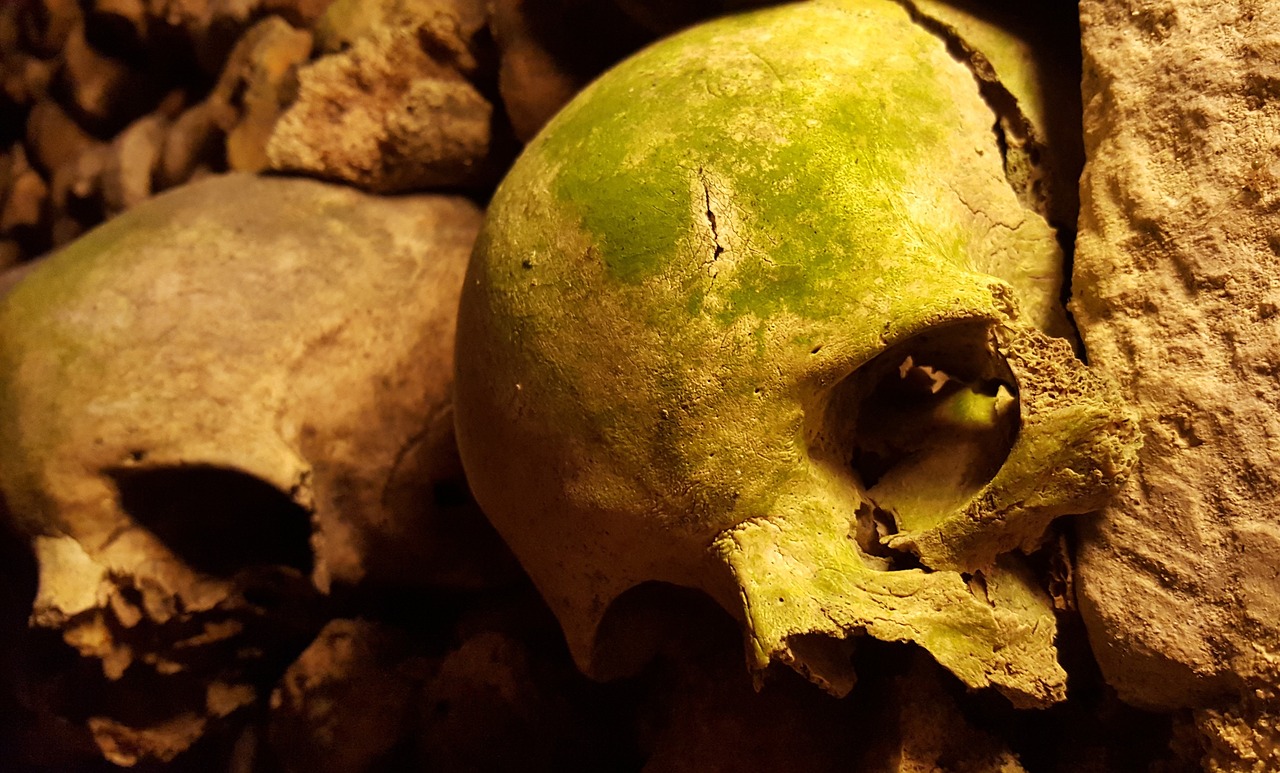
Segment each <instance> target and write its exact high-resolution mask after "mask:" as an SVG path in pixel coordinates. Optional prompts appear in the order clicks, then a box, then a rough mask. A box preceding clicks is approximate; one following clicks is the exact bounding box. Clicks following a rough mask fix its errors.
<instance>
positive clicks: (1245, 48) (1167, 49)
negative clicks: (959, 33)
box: [1072, 0, 1280, 710]
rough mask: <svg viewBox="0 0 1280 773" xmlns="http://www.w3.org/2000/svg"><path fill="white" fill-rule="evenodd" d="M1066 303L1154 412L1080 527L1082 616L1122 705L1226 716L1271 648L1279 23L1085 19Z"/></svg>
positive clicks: (1115, 13) (1205, 5) (1210, 12)
mask: <svg viewBox="0 0 1280 773" xmlns="http://www.w3.org/2000/svg"><path fill="white" fill-rule="evenodd" d="M1080 12H1081V26H1082V34H1083V49H1084V88H1083V93H1084V127H1085V147H1086V157H1087V159H1088V161H1087V164H1086V167H1085V173H1084V177H1083V180H1082V188H1081V200H1082V210H1081V216H1080V235H1079V240H1078V244H1077V254H1076V262H1075V277H1074V294H1075V299H1074V301H1073V302H1072V307H1073V309H1074V313H1075V318H1076V320H1077V322H1078V323H1079V326H1080V331H1081V334H1082V337H1083V340H1084V342H1085V344H1086V348H1087V350H1088V354H1089V359H1090V361H1091V362H1092V363H1093V364H1094V365H1095V366H1096V367H1097V368H1098V369H1099V370H1101V371H1104V372H1106V373H1108V374H1109V375H1110V376H1111V377H1112V378H1114V379H1115V380H1116V381H1118V382H1120V383H1121V384H1122V385H1123V387H1124V389H1125V390H1126V391H1127V392H1128V394H1129V396H1130V398H1131V399H1132V402H1133V404H1134V405H1136V406H1137V408H1138V409H1139V410H1140V411H1141V413H1142V429H1143V432H1144V435H1145V443H1146V445H1145V448H1144V450H1143V451H1142V454H1141V459H1140V464H1139V468H1138V470H1137V472H1136V474H1135V475H1134V476H1133V478H1132V482H1131V485H1130V486H1129V487H1128V488H1127V489H1126V490H1125V491H1124V492H1123V494H1122V496H1121V497H1120V498H1119V499H1118V500H1117V501H1116V502H1115V503H1114V504H1113V505H1111V506H1110V507H1108V508H1107V509H1106V510H1105V511H1104V512H1102V513H1101V515H1100V516H1098V517H1097V518H1096V519H1094V520H1092V521H1089V522H1087V523H1086V524H1085V525H1083V526H1082V527H1081V528H1080V538H1081V541H1080V542H1081V544H1080V550H1079V583H1080V585H1079V587H1080V591H1081V599H1080V603H1081V611H1082V613H1083V615H1084V618H1085V621H1086V623H1087V625H1088V628H1089V634H1090V638H1091V641H1092V644H1093V648H1094V650H1095V653H1096V655H1097V657H1098V660H1099V662H1100V664H1101V666H1102V669H1103V672H1104V675H1105V676H1106V678H1107V680H1108V681H1109V682H1110V683H1111V684H1112V685H1113V686H1114V687H1115V688H1116V689H1117V690H1118V692H1119V694H1120V696H1121V697H1122V698H1123V699H1124V700H1125V701H1128V702H1130V703H1132V704H1135V705H1138V706H1143V707H1151V708H1158V709H1174V708H1179V707H1193V708H1199V709H1202V710H1209V709H1220V708H1224V706H1223V704H1232V703H1236V702H1238V701H1239V700H1241V699H1242V698H1247V696H1252V695H1255V694H1256V691H1257V690H1264V691H1265V690H1269V689H1272V688H1273V685H1274V682H1275V678H1274V676H1272V675H1271V674H1272V673H1274V672H1273V671H1271V670H1270V669H1269V668H1264V667H1260V666H1259V665H1258V664H1264V663H1268V662H1273V661H1274V660H1275V659H1276V655H1277V651H1278V650H1280V516H1278V515H1277V513H1280V389H1277V379H1278V378H1280V344H1277V341H1280V284H1278V282H1277V277H1280V194H1278V193H1277V191H1280V161H1277V158H1280V155H1278V154H1280V134H1277V127H1280V65H1277V64H1276V63H1277V61H1280V23H1278V20H1277V18H1276V17H1275V14H1274V13H1271V12H1270V11H1269V10H1268V11H1267V12H1263V10H1262V8H1261V7H1255V6H1253V5H1252V4H1249V3H1214V2H1207V1H1197V2H1191V3H1176V2H1171V1H1170V0H1149V1H1148V2H1141V3H1138V4H1116V3H1108V2H1101V1H1100V0H1084V2H1082V3H1081V4H1080Z"/></svg>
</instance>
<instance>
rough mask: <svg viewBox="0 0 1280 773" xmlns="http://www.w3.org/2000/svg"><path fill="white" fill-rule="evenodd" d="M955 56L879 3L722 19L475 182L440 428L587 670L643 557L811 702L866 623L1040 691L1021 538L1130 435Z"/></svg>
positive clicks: (1073, 502)
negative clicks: (1070, 326)
mask: <svg viewBox="0 0 1280 773" xmlns="http://www.w3.org/2000/svg"><path fill="white" fill-rule="evenodd" d="M940 26H942V25H937V24H935V25H932V26H931V28H932V29H937V28H938V27H940ZM982 62H983V64H984V65H986V64H987V60H985V59H984V60H982ZM972 64H973V62H972V61H969V62H965V61H960V60H957V59H956V58H953V56H952V55H951V54H949V53H948V47H947V44H946V42H944V40H943V39H941V38H940V37H938V36H937V35H935V33H934V32H931V31H929V29H926V27H925V26H922V25H920V24H917V23H916V22H914V21H913V20H912V18H911V16H910V15H909V14H908V13H907V11H905V10H904V9H903V8H902V7H900V6H898V5H896V4H894V3H891V2H881V1H879V0H845V1H841V2H836V1H832V2H810V3H804V4H797V5H791V6H785V7H781V8H777V9H771V10H766V11H761V12H756V13H751V14H747V15H742V16H737V17H731V18H725V19H722V20H718V21H715V22H712V23H709V24H706V25H703V26H700V27H697V28H694V29H691V30H689V31H687V32H684V33H682V34H680V35H678V36H676V37H674V38H671V39H668V40H666V41H663V42H661V43H658V44H657V45H655V46H653V47H651V48H649V49H647V50H646V51H644V52H642V53H640V54H638V55H637V56H635V57H633V58H632V59H630V60H628V61H627V62H625V63H623V64H622V65H620V66H618V67H617V68H615V69H614V70H612V71H611V72H609V73H608V74H606V75H605V76H604V77H602V78H601V79H600V80H599V81H598V82H596V83H595V84H593V85H592V86H591V87H589V88H588V89H587V90H586V91H584V92H583V93H582V94H581V95H580V96H579V97H578V98H577V99H576V100H575V101H574V102H572V103H571V104H570V105H569V106H568V107H567V108H566V109H565V110H564V111H563V112H562V113H561V114H560V115H559V116H558V117H557V118H556V119H555V120H553V121H552V122H551V124H550V125H548V127H547V128H546V130H544V132H543V133H542V134H541V135H540V136H539V137H538V138H537V139H536V140H535V141H534V142H533V143H532V144H531V145H530V146H529V147H528V148H527V150H526V151H525V153H524V155H523V156H522V157H521V158H520V160H519V161H518V163H517V164H516V165H515V167H514V168H513V169H512V171H511V173H510V175H509V176H508V177H507V179H506V180H505V181H504V183H503V184H502V186H501V188H500V189H499V191H498V193H497V194H496V196H495V198H494V200H493V203H492V206H491V208H490V211H489V215H488V220H487V222H486V224H485V227H484V229H483V230H482V232H481V236H480V240H479V242H478V244H477V248H476V251H475V254H474V256H473V260H472V264H471V267H470V272H469V275H468V279H467V283H466V287H465V289H464V294H463V301H462V307H461V314H460V319H459V339H458V375H457V379H458V380H457V383H458V394H459V396H458V404H457V427H458V435H459V442H460V444H461V450H462V454H463V460H464V464H465V466H466V468H467V472H468V475H469V478H470V480H471V483H472V485H473V487H474V490H475V493H476V495H477V497H478V498H479V500H480V502H481V504H482V506H483V507H484V508H485V510H486V512H487V513H488V514H489V516H490V518H491V520H492V521H493V522H494V524H495V525H496V526H497V528H498V529H499V531H500V532H501V533H502V534H503V536H504V537H505V538H506V539H507V541H508V543H509V544H510V545H511V546H512V547H513V548H514V550H515V551H516V553H517V555H519V557H520V559H521V561H522V562H523V563H524V565H525V567H526V569H527V570H528V571H529V573H530V574H531V575H532V577H533V579H534V580H535V582H536V583H537V584H538V586H539V587H540V589H541V590H542V592H543V594H544V595H545V596H546V599H547V601H548V602H549V604H550V605H551V607H552V609H553V610H554V611H555V612H556V613H557V615H558V616H559V618H560V621H561V623H562V625H563V626H564V629H565V633H566V635H567V637H568V640H569V643H570V646H571V647H572V649H573V651H574V653H575V656H576V657H577V659H578V662H579V664H580V665H581V666H582V667H583V668H584V670H587V671H588V672H593V673H596V674H601V673H604V672H606V671H608V664H607V661H606V658H607V653H605V652H601V651H599V649H600V648H598V647H597V644H598V637H597V634H598V628H599V626H600V623H601V621H602V619H603V618H604V616H605V613H606V611H607V610H608V608H609V606H610V604H611V603H612V602H613V601H614V600H615V599H616V598H618V597H619V596H620V595H621V594H623V593H624V592H625V591H627V590H628V589H630V588H632V587H634V586H637V585H639V584H642V583H646V582H651V581H659V582H666V583H674V584H678V585H683V586H689V587H695V588H700V589H703V590H705V591H707V592H708V593H710V594H711V595H712V596H714V597H715V598H716V599H717V600H718V601H719V602H720V603H721V604H722V605H724V606H725V607H726V608H727V609H729V610H730V611H731V612H732V613H734V614H736V615H738V616H739V617H740V618H741V619H742V621H743V623H744V625H745V627H746V630H747V632H748V634H749V641H750V650H751V661H752V663H753V665H754V666H756V667H758V668H763V667H764V666H765V665H767V664H768V663H769V662H770V661H771V660H775V659H777V660H781V661H784V662H787V663H789V664H791V665H792V666H793V667H795V668H796V669H797V670H799V671H801V672H802V673H805V674H807V675H808V676H809V677H810V678H812V679H813V680H814V681H815V682H817V683H819V684H822V685H824V686H826V687H827V688H828V689H830V690H832V691H833V692H836V693H843V692H845V691H847V690H848V689H849V687H850V686H851V685H852V677H853V675H852V673H851V670H850V667H849V665H848V658H847V654H846V653H847V648H845V647H844V646H843V644H844V642H846V641H847V640H849V638H850V637H851V636H852V635H854V634H859V633H866V634H870V635H871V636H874V637H876V638H879V639H885V640H892V641H911V642H915V643H917V644H919V645H920V646H922V647H924V648H925V649H926V650H928V651H929V652H930V653H931V654H932V655H933V657H935V658H936V659H937V660H938V662H940V663H941V664H943V665H944V666H946V667H947V668H949V669H950V670H951V671H953V672H954V673H955V674H956V675H957V676H959V677H960V678H961V679H962V680H964V682H965V683H967V684H968V685H970V686H973V687H982V686H987V685H994V686H996V687H997V688H998V689H1000V690H1001V691H1002V692H1004V693H1005V694H1006V695H1008V696H1009V697H1010V698H1011V699H1012V700H1013V701H1014V702H1015V703H1017V704H1019V705H1043V704H1046V703H1049V702H1051V701H1054V700H1057V699H1060V698H1061V697H1063V694H1064V680H1065V675H1064V673H1063V671H1062V669H1061V667H1060V666H1059V665H1058V662H1057V659H1056V656H1055V651H1054V646H1053V639H1054V633H1055V624H1054V617H1053V613H1052V605H1051V604H1050V602H1049V600H1048V598H1047V597H1046V594H1045V593H1043V592H1042V591H1041V589H1040V588H1039V587H1038V586H1037V583H1036V581H1035V580H1034V578H1033V576H1032V574H1031V572H1030V571H1029V570H1028V569H1027V567H1026V566H1025V564H1024V562H1023V560H1022V558H1021V553H1020V551H1026V550H1031V549H1034V548H1035V547H1037V546H1038V545H1039V544H1040V543H1041V542H1042V540H1043V538H1044V535H1045V530H1046V528H1047V526H1048V525H1049V522H1050V521H1051V520H1052V519H1054V518H1056V517H1057V516H1059V515H1063V514H1067V513H1079V512H1085V511H1088V510H1090V509H1093V508H1096V507H1097V506H1098V505H1099V504H1100V503H1101V502H1103V501H1104V500H1105V499H1106V497H1107V496H1108V494H1109V493H1110V492H1111V491H1112V490H1113V489H1114V488H1115V487H1116V486H1117V484H1118V483H1119V482H1120V480H1121V478H1122V477H1123V475H1124V473H1125V472H1126V471H1127V470H1128V469H1129V467H1130V465H1131V464H1132V459H1133V450H1134V449H1133V446H1134V443H1135V442H1136V441H1135V436H1136V435H1135V429H1134V426H1133V424H1132V422H1131V421H1130V419H1129V418H1128V415H1127V414H1126V413H1125V411H1124V410H1123V409H1122V407H1121V405H1120V403H1119V402H1118V399H1117V397H1116V396H1115V395H1114V393H1113V392H1112V391H1111V390H1110V389H1109V388H1108V387H1107V386H1106V385H1105V384H1103V383H1102V382H1101V381H1099V380H1098V379H1097V378H1096V377H1094V376H1092V375H1091V374H1090V373H1089V372H1088V371H1087V370H1086V369H1085V368H1084V367H1083V366H1082V365H1081V364H1080V363H1079V362H1078V361H1077V360H1076V359H1075V357H1074V356H1073V352H1072V348H1071V346H1070V345H1069V344H1068V343H1067V342H1066V341H1064V340H1062V339H1061V338H1055V337H1053V335H1054V334H1061V333H1062V332H1063V331H1065V330H1066V329H1067V328H1066V323H1065V320H1064V319H1063V316H1062V311H1061V309H1060V307H1059V305H1058V296H1059V292H1060V281H1061V279H1060V278H1061V274H1062V272H1061V254H1060V250H1059V247H1058V243H1057V241H1056V239H1055V234H1054V231H1053V229H1052V228H1051V227H1050V226H1049V225H1048V224H1047V223H1046V221H1045V219H1044V217H1042V216H1041V214H1039V213H1038V212H1037V211H1036V208H1035V207H1032V208H1028V207H1027V206H1024V204H1023V203H1020V200H1019V199H1020V195H1019V194H1025V193H1026V191H1015V190H1014V186H1013V185H1011V182H1010V179H1011V177H1012V176H1006V169H1005V166H1006V165H1005V164H1004V163H1003V161H1004V159H1003V157H1002V152H1001V142H1000V140H999V139H998V137H997V133H996V132H993V129H992V127H993V124H995V123H996V122H997V118H996V116H995V114H994V113H993V111H992V108H991V107H989V106H988V104H987V103H986V102H985V101H984V100H983V98H982V97H981V96H980V88H979V79H978V78H976V77H975V71H974V69H972ZM988 69H989V68H988ZM1006 94H1007V92H1006ZM1023 171H1024V172H1025V170H1023ZM1022 177H1023V178H1027V179H1029V175H1027V174H1022ZM1021 198H1022V199H1023V200H1034V197H1029V196H1026V195H1022V197H1021Z"/></svg>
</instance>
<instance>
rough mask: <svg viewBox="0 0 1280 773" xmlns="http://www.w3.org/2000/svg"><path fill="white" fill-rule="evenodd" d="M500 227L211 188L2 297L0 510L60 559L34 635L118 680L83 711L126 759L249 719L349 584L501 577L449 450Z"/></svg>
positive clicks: (337, 190)
mask: <svg viewBox="0 0 1280 773" xmlns="http://www.w3.org/2000/svg"><path fill="white" fill-rule="evenodd" d="M479 220H480V214H479V212H478V210H477V209H476V207H475V206H474V205H472V204H471V203H469V202H467V201H465V200H463V199H460V198H450V197H444V196H410V197H402V198H395V199H387V198H377V197H371V196H368V195H364V194H360V193H358V192H355V191H353V190H350V189H345V188H342V187H337V186H331V185H326V184H321V183H317V182H312V181H305V180H288V179H270V178H257V177H251V176H226V177H221V178H211V179H208V180H205V181H202V182H200V183H197V184H194V185H191V186H188V187H185V188H181V189H178V190H176V191H173V192H171V193H168V194H166V195H164V196H161V197H159V198H156V199H153V200H151V201H149V202H147V203H146V204H144V205H142V206H139V207H137V208H135V209H133V210H131V211H129V212H128V213H126V214H124V215H123V216H121V217H119V218H117V219H115V220H113V221H111V222H109V223H107V224H105V225H103V226H102V227H100V228H98V229H97V230H95V231H93V232H91V233H89V234H88V235H86V236H85V237H84V238H82V239H81V240H80V241H78V242H76V243H74V244H72V245H70V246H69V247H67V248H66V249H65V250H63V251H61V252H59V253H57V254H55V255H53V256H51V257H50V258H48V259H46V260H44V261H43V262H42V265H39V266H38V267H37V268H35V269H34V270H33V271H31V273H30V274H29V275H28V276H26V277H25V278H23V279H22V281H21V282H19V283H18V284H17V285H16V287H14V288H13V289H12V290H11V291H10V292H9V293H8V294H7V295H5V296H4V298H3V299H2V301H0V331H2V332H0V492H2V493H3V496H4V498H5V499H6V500H7V503H8V506H9V509H10V510H11V511H12V513H13V517H14V519H15V521H16V523H17V525H18V527H19V528H20V529H21V530H22V531H24V532H25V533H26V534H28V535H29V536H30V538H31V541H32V544H33V546H34V552H35V555H36V558H37V561H38V563H39V589H38V594H37V597H36V599H35V608H34V610H33V615H32V621H33V624H34V625H37V626H41V627H45V628H49V629H53V630H56V631H58V632H59V633H60V634H61V636H62V638H63V639H64V640H65V641H66V642H67V643H68V644H70V645H71V646H73V647H75V648H76V649H77V650H79V652H80V653H81V654H83V655H84V656H85V657H86V658H90V659H92V660H95V661H97V662H98V663H99V664H100V666H101V671H102V674H103V675H104V676H105V677H106V680H107V682H109V683H110V684H109V685H104V684H99V685H98V687H99V688H101V689H102V694H101V696H99V697H97V698H95V699H93V700H91V701H86V702H87V704H89V705H88V706H87V708H86V709H85V713H86V714H87V715H88V716H87V721H88V722H89V725H90V727H91V728H92V730H93V732H94V735H95V737H96V740H97V741H98V743H99V745H100V747H101V748H102V749H103V751H104V753H105V754H106V756H107V757H108V758H109V759H111V760H112V761H114V762H117V763H119V764H132V763H134V762H136V761H138V760H140V759H148V758H151V759H161V760H164V759H170V758H172V757H173V756H175V755H177V754H178V753H180V752H182V751H183V750H184V749H186V748H188V747H189V746H190V745H191V744H192V743H194V742H195V741H196V740H197V739H198V738H200V737H201V736H202V735H204V734H205V733H206V731H207V730H208V728H209V723H210V720H211V719H213V718H217V717H222V716H225V715H227V714H229V713H231V712H232V711H234V710H235V709H237V708H239V707H241V706H244V705H246V704H248V703H250V702H252V701H253V700H254V699H255V697H256V696H257V694H258V689H259V686H261V685H263V684H269V683H270V682H271V681H273V680H274V678H275V677H276V676H278V675H279V673H280V672H281V671H282V670H283V668H284V667H285V666H286V665H287V664H288V662H289V661H290V660H291V659H292V658H293V657H294V656H295V655H296V654H297V653H298V652H299V651H300V650H301V649H302V648H303V647H305V646H306V644H307V642H308V641H309V640H310V639H311V637H312V636H313V635H314V633H315V632H316V630H318V628H319V626H320V625H321V624H323V622H324V613H323V610H322V609H321V608H320V602H321V598H322V596H323V594H324V593H325V592H328V591H329V590H330V588H331V586H332V587H335V588H337V587H339V586H341V587H344V588H369V587H386V586H395V587H416V586H422V585H431V584H440V583H444V584H454V585H457V584H464V585H466V584H476V583H483V582H485V581H486V577H485V575H484V570H481V569H478V568H477V567H476V566H475V565H474V564H469V563H468V561H469V557H471V556H475V555H477V553H479V554H483V553H484V551H485V549H486V546H487V547H489V548H492V549H493V550H494V551H495V552H494V553H493V554H491V555H496V556H497V558H496V559H495V563H494V565H495V566H501V565H502V553H501V549H500V546H499V545H498V544H497V543H496V540H494V539H490V540H489V541H488V542H486V541H485V539H486V538H487V537H488V536H489V533H488V532H486V531H485V530H486V529H488V526H487V524H484V523H483V519H482V518H478V517H472V516H475V515H478V514H476V513H472V512H470V511H469V510H468V508H469V507H473V506H472V505H469V502H470V500H469V495H468V493H467V490H466V487H465V484H464V483H463V482H462V479H461V476H460V467H459V463H458V460H457V455H456V451H455V450H454V443H453V435H452V416H451V410H452V409H451V399H452V394H451V392H452V377H451V368H452V355H453V352H452V346H453V328H454V315H455V310H456V304H457V296H458V291H459V289H460V285H461V280H462V272H463V268H464V265H465V262H466V256H467V254H468V253H469V251H470V248H471V244H472V240H473V238H474V236H475V233H476V230H477V228H478V226H479ZM459 539H466V540H468V544H469V545H470V546H471V547H470V549H469V552H468V551H464V550H460V549H459V542H458V540H459ZM481 557H482V558H487V557H490V556H481ZM92 689H93V685H90V684H88V683H86V685H85V693H86V694H88V693H90V692H92Z"/></svg>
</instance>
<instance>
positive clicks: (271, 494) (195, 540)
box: [112, 465, 312, 577]
mask: <svg viewBox="0 0 1280 773" xmlns="http://www.w3.org/2000/svg"><path fill="white" fill-rule="evenodd" d="M112 477H113V478H114V479H115V481H116V485H117V487H118V489H119V492H120V505H121V507H122V508H123V509H124V510H125V511H126V512H127V513H128V514H129V516H130V517H132V518H133V519H134V521H135V522H136V523H137V524H138V525H139V526H142V527H144V528H146V529H147V530H149V531H150V532H151V533H153V534H155V535H156V537H157V538H158V539H160V540H161V541H162V542H164V544H165V545H166V546H168V548H169V549H170V550H172V551H173V552H174V553H175V554H177V556H178V557H179V558H180V559H182V560H183V561H184V562H185V563H186V564H187V565H188V566H190V567H191V568H193V569H195V570H197V571H200V572H204V573H205V574H211V575H215V576H222V577H229V576H231V575H233V574H235V573H236V572H238V571H240V570H242V569H247V568H250V567H255V566H289V567H293V568H295V569H297V570H299V571H300V572H302V573H304V574H306V575H309V574H310V572H311V569H312V555H311V515H310V513H309V512H308V511H307V510H306V508H304V507H302V506H301V505H299V504H298V503H297V502H294V501H293V500H292V499H291V498H290V497H289V496H288V495H287V494H285V493H284V492H282V491H280V490H279V489H277V488H275V487H274V486H271V485H270V484H268V483H266V482H264V481H262V480H260V479H258V478H255V477H253V476H252V475H246V474H244V473H242V472H238V471H236V470H230V469H226V468H222V467H213V466H204V465H193V466H183V467H162V468H151V469H144V470H115V471H113V473H112Z"/></svg>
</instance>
